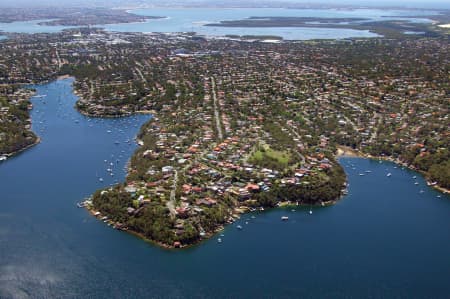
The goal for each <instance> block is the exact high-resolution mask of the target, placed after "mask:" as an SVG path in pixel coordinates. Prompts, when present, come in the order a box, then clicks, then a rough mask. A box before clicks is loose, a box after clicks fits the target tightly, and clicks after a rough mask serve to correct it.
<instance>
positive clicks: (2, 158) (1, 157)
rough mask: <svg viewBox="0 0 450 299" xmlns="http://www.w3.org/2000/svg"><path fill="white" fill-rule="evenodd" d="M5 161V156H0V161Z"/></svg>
mask: <svg viewBox="0 0 450 299" xmlns="http://www.w3.org/2000/svg"><path fill="white" fill-rule="evenodd" d="M6 159H8V157H6V156H0V161H6Z"/></svg>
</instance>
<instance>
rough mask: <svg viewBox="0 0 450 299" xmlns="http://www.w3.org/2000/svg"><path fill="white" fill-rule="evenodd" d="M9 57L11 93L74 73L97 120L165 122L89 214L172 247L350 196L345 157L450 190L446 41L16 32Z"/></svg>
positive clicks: (149, 130)
mask: <svg viewBox="0 0 450 299" xmlns="http://www.w3.org/2000/svg"><path fill="white" fill-rule="evenodd" d="M0 53H1V55H0V66H1V68H2V77H1V83H3V84H5V85H6V86H8V88H12V86H14V85H15V84H28V83H33V82H42V81H45V80H51V79H55V78H57V77H58V76H60V75H70V76H73V77H75V79H76V81H75V83H74V89H75V92H76V93H77V94H78V95H79V101H78V102H77V104H76V108H77V109H78V110H79V111H80V112H82V113H84V114H86V115H90V116H95V117H117V116H126V115H129V114H132V113H142V112H144V113H152V114H153V118H152V119H151V120H150V121H149V122H148V123H146V124H145V125H144V126H143V127H142V128H141V130H140V133H139V135H138V136H137V142H138V143H139V145H140V147H139V149H138V150H137V151H136V152H135V153H134V155H133V156H132V158H131V161H130V163H129V167H128V176H127V179H126V181H125V182H123V183H121V184H118V185H116V186H113V187H107V188H103V189H101V190H98V191H97V192H95V194H93V196H92V198H91V199H90V200H87V201H86V202H84V203H83V205H85V206H86V207H87V208H88V209H89V210H90V211H91V212H92V213H93V214H94V215H96V216H97V217H99V218H101V219H103V220H104V221H106V222H109V223H110V224H111V225H113V226H114V227H115V228H117V229H121V230H127V231H129V232H132V233H135V234H138V235H139V236H141V237H143V238H146V239H148V240H151V241H154V242H156V243H157V244H159V245H161V246H164V247H185V246H189V245H192V244H196V243H198V242H199V241H201V240H202V239H205V238H208V237H210V236H212V235H213V234H214V233H215V232H217V231H218V230H220V229H221V228H222V227H223V226H224V225H226V224H227V223H230V222H233V221H234V220H235V219H237V218H238V217H239V214H240V213H242V212H245V211H248V210H253V209H265V208H271V207H276V206H278V205H280V204H282V203H290V204H293V205H297V204H299V205H308V206H310V205H326V204H330V203H333V202H334V201H336V200H338V199H339V198H340V196H341V195H342V194H344V193H345V188H346V178H345V173H344V171H343V169H342V167H341V166H340V165H339V163H338V162H337V160H336V151H337V148H338V147H339V146H347V147H349V148H352V149H353V150H355V151H358V152H361V153H365V154H368V155H369V154H370V155H371V156H373V157H390V158H392V159H395V160H396V161H398V162H399V163H403V164H404V165H406V166H408V167H410V168H413V169H417V170H420V171H423V172H424V173H425V175H426V177H427V179H428V180H429V181H430V184H436V185H439V186H441V187H443V188H449V187H450V175H449V169H450V164H449V163H450V159H449V157H450V153H449V148H450V139H449V131H448V128H449V120H448V114H449V113H448V102H449V95H448V90H450V89H449V77H448V74H449V71H450V70H449V65H450V63H449V62H450V57H449V53H450V46H449V40H448V36H447V35H445V33H442V32H439V31H436V33H435V34H433V35H429V36H426V37H420V36H406V37H402V38H398V39H391V38H389V39H388V38H376V39H360V40H358V39H354V40H343V41H336V40H331V41H307V42H297V41H280V42H279V43H263V42H257V41H254V42H253V41H236V40H226V39H206V38H204V37H201V36H197V35H195V34H191V33H185V34H182V33H181V34H168V35H166V34H142V33H111V32H104V31H102V30H100V29H92V28H83V29H73V30H66V31H64V32H61V33H53V34H33V35H28V34H11V35H9V39H7V40H4V41H2V42H0ZM25 103H26V104H27V105H26V106H28V103H27V102H25ZM22 105H25V104H22ZM22 108H23V107H22ZM9 109H10V108H8V111H6V109H5V113H10V110H9ZM8 115H9V114H8Z"/></svg>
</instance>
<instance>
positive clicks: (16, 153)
mask: <svg viewBox="0 0 450 299" xmlns="http://www.w3.org/2000/svg"><path fill="white" fill-rule="evenodd" d="M39 143H41V138H40V137H38V136H36V140H35V141H34V142H33V143H30V144H29V145H27V146H24V147H22V148H21V149H18V150H16V151H13V152H10V153H5V154H2V155H1V156H6V157H8V158H11V157H14V156H16V155H18V154H20V153H22V152H24V151H26V150H27V149H30V148H32V147H33V146H35V145H38V144H39Z"/></svg>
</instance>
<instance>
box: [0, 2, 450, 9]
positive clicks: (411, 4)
mask: <svg viewBox="0 0 450 299" xmlns="http://www.w3.org/2000/svg"><path fill="white" fill-rule="evenodd" d="M241 1H242V0H241ZM241 1H239V0H231V1H227V0H221V1H219V0H188V1H183V0H168V1H161V0H0V6H2V7H23V6H62V5H68V6H80V5H86V6H126V5H132V4H144V3H145V4H156V5H157V4H159V3H164V4H166V5H167V4H168V3H174V2H175V3H178V4H181V3H188V2H194V3H199V2H200V3H202V2H204V3H221V4H222V5H223V4H225V3H230V5H232V4H236V3H239V2H241ZM243 2H245V3H256V4H257V3H260V2H267V3H277V2H284V3H310V4H335V5H348V4H352V5H367V6H407V7H434V8H446V9H450V0H429V1H426V0H391V1H389V0H376V1H374V0H262V1H257V0H243Z"/></svg>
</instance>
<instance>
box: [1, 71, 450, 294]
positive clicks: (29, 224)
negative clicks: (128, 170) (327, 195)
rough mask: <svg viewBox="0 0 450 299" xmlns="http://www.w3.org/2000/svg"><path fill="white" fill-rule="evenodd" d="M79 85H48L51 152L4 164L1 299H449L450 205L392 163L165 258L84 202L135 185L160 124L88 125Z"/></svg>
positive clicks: (351, 175) (44, 89) (40, 109)
mask: <svg viewBox="0 0 450 299" xmlns="http://www.w3.org/2000/svg"><path fill="white" fill-rule="evenodd" d="M71 83H72V79H65V80H60V81H55V82H51V83H48V84H43V85H38V86H36V88H37V91H38V95H46V96H44V97H42V98H40V97H35V98H33V99H32V102H33V105H34V108H33V110H32V119H33V130H34V131H35V132H36V133H37V134H39V135H40V136H41V138H42V142H41V143H40V144H38V145H37V146H35V147H33V148H31V149H29V150H27V151H25V152H23V153H22V154H20V155H18V156H16V157H14V158H10V159H8V160H7V161H6V162H3V163H0V298H162V297H164V298H186V297H188V298H213V297H215V298H249V297H252V298H349V297H355V298H362V297H372V298H385V297H389V298H393V297H395V298H411V297H414V298H430V297H432V298H447V297H448V294H449V293H450V285H449V284H448V277H449V275H450V256H449V254H448V253H449V252H450V234H449V233H448V232H449V227H450V217H449V214H450V197H449V196H448V195H443V194H441V193H439V192H437V191H435V190H433V189H431V188H429V187H428V186H426V183H425V181H424V179H423V178H422V177H421V176H420V175H418V174H417V173H415V172H412V171H410V170H406V169H401V168H400V167H397V166H395V165H394V164H392V163H388V162H382V163H379V162H378V161H375V160H367V159H360V158H341V159H340V162H341V164H342V165H343V166H344V167H345V170H346V172H347V174H348V179H349V183H350V187H349V194H348V195H347V196H346V197H344V198H343V199H342V200H340V201H339V202H338V203H337V204H336V205H334V206H331V207H323V208H313V214H312V215H310V214H309V213H308V211H309V207H304V208H296V210H295V211H292V210H291V209H274V210H271V211H266V212H258V213H254V214H246V215H243V216H242V219H241V220H240V221H238V222H237V223H235V224H233V225H230V226H228V227H226V228H225V230H224V232H223V234H224V236H223V237H222V240H223V242H222V243H220V244H219V243H218V242H217V237H214V238H212V239H210V240H207V241H205V242H203V243H201V244H199V245H198V246H195V247H192V248H189V249H186V250H164V249H160V248H158V247H156V246H154V245H152V244H149V243H146V242H144V241H142V240H140V239H138V238H136V237H134V236H132V235H130V234H127V233H125V232H120V231H117V230H114V229H112V228H110V227H108V226H106V225H105V224H104V223H103V222H100V221H98V220H97V219H95V218H94V217H92V216H91V215H89V214H88V213H87V212H86V211H85V210H84V209H78V208H76V206H75V203H76V202H77V201H79V200H80V199H82V198H83V197H85V196H88V195H90V194H91V193H92V192H94V191H95V190H96V189H98V188H100V187H103V186H106V185H108V184H111V183H114V181H116V180H117V181H122V180H123V179H124V176H125V171H124V166H125V163H126V161H127V160H128V158H129V157H130V156H131V154H132V152H133V151H134V150H135V148H136V145H135V144H134V142H130V143H128V142H127V140H128V139H130V140H132V139H133V136H135V134H136V133H137V131H138V128H139V127H140V126H141V125H142V124H143V123H144V122H146V121H147V120H148V119H149V116H148V115H137V116H132V117H128V118H115V119H98V118H89V117H85V116H82V115H80V114H79V113H78V112H77V111H76V110H75V109H74V108H73V106H74V103H75V101H76V97H75V95H73V93H72V88H71ZM108 131H110V132H111V133H109V132H108ZM116 141H118V142H119V144H115V142H116ZM112 155H114V156H112ZM117 159H120V161H119V163H117V161H116V160H117ZM104 160H107V163H105V162H104ZM111 162H112V163H113V165H112V166H111V165H109V163H111ZM108 167H113V168H114V173H115V176H114V177H111V176H109V175H108V172H107V171H106V168H108ZM366 170H368V171H371V172H370V173H368V172H367V173H366V172H365V171H366ZM389 172H390V173H392V176H391V177H387V176H386V174H387V173H389ZM359 173H365V175H364V176H360V175H359ZM413 176H417V178H416V179H414V178H413ZM99 177H102V178H104V182H103V183H102V182H100V181H99ZM416 181H417V182H418V185H415V184H414V182H416ZM420 191H423V192H420ZM438 196H439V197H438ZM285 215H286V216H289V220H288V221H281V220H280V218H281V216H285ZM251 216H255V218H254V219H253V218H252V217H251ZM245 222H248V224H245ZM239 224H240V225H242V226H243V229H242V230H238V229H236V225H239Z"/></svg>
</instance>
